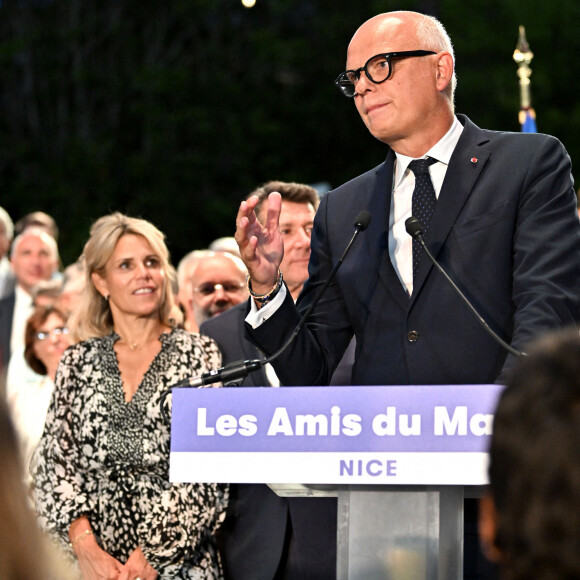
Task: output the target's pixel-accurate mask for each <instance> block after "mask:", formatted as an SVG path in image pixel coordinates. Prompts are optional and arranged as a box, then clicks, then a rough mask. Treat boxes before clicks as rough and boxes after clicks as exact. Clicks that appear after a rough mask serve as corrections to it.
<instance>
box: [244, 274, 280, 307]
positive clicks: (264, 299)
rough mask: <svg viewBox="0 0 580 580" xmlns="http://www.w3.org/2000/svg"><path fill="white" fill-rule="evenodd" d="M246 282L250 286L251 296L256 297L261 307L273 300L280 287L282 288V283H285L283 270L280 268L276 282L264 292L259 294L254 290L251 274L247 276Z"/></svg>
mask: <svg viewBox="0 0 580 580" xmlns="http://www.w3.org/2000/svg"><path fill="white" fill-rule="evenodd" d="M246 284H247V286H248V292H249V293H250V296H251V297H252V298H253V299H254V301H255V302H256V304H257V305H258V306H259V307H261V306H264V305H265V304H267V303H268V302H270V301H272V300H273V299H274V298H275V297H276V295H277V294H278V292H280V288H282V284H283V278H282V272H281V271H280V270H278V276H277V278H276V283H275V284H274V285H273V286H272V287H271V288H270V290H268V291H267V292H266V293H264V294H259V293H257V292H255V291H254V290H253V288H252V281H251V279H250V275H249V274H248V275H247V276H246Z"/></svg>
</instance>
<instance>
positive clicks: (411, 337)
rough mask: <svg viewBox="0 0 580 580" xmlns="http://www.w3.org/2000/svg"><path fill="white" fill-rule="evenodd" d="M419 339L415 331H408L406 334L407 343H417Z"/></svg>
mask: <svg viewBox="0 0 580 580" xmlns="http://www.w3.org/2000/svg"><path fill="white" fill-rule="evenodd" d="M418 339H419V333H418V332H417V331H416V330H409V332H408V333H407V340H408V341H409V342H417V340H418Z"/></svg>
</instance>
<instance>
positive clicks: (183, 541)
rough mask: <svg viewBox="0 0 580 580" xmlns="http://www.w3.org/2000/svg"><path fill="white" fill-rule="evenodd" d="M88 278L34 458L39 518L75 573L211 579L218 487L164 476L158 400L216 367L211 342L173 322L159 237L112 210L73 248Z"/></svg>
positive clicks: (123, 578)
mask: <svg viewBox="0 0 580 580" xmlns="http://www.w3.org/2000/svg"><path fill="white" fill-rule="evenodd" d="M84 258H85V260H86V268H87V280H86V284H87V285H86V290H85V293H84V296H83V301H82V303H81V306H80V308H79V311H78V312H77V313H75V316H74V317H73V320H72V321H71V324H70V329H71V335H72V338H73V341H80V342H78V344H75V345H74V346H73V347H71V348H70V349H69V350H68V351H67V352H66V353H65V355H64V357H63V359H62V361H61V364H60V366H59V370H58V373H57V377H56V385H55V392H54V396H53V399H52V402H51V405H50V408H49V411H48V415H47V421H46V427H45V432H44V434H43V437H42V439H41V442H40V445H39V448H38V451H37V453H36V456H35V461H34V463H35V483H36V487H37V489H36V507H37V511H38V512H39V515H40V519H41V524H42V525H43V527H44V528H45V529H46V530H48V531H49V532H51V533H53V534H54V535H56V536H57V537H58V538H59V539H60V540H61V542H62V543H63V545H68V544H69V543H70V547H71V549H72V551H73V552H74V554H75V556H76V558H77V560H78V564H79V567H80V570H81V573H82V577H83V578H84V579H85V580H96V579H100V578H114V579H117V578H118V579H119V580H136V579H140V580H154V579H156V578H172V579H173V578H196V579H198V578H199V579H214V578H221V569H220V565H219V559H218V556H217V553H216V548H215V540H214V532H215V531H216V529H217V527H218V526H219V524H220V522H221V521H222V519H223V517H224V510H225V507H226V503H227V489H226V488H225V487H224V486H219V485H217V484H171V483H169V480H168V464H169V425H167V424H165V423H164V422H163V419H162V416H161V413H160V406H159V399H160V396H161V394H162V393H163V392H164V391H165V390H166V389H167V388H168V387H170V386H171V385H172V384H174V383H175V382H177V381H179V380H182V379H184V378H187V377H189V376H195V375H198V374H199V373H203V372H206V371H208V370H210V369H212V368H216V367H218V366H219V365H220V364H221V357H220V354H219V351H218V349H217V347H216V345H215V343H214V342H212V341H211V340H210V339H207V338H205V337H201V336H200V335H197V334H190V333H188V332H186V331H184V330H181V329H179V328H176V327H175V325H174V321H173V319H172V318H171V314H172V312H173V311H174V302H173V292H172V291H171V288H172V282H173V277H174V275H175V272H174V270H173V268H172V267H171V266H170V264H169V256H168V251H167V248H166V246H165V243H164V239H163V234H162V233H161V232H160V231H159V230H157V228H155V227H154V226H153V225H152V224H150V223H148V222H146V221H144V220H139V219H134V218H129V217H126V216H123V215H121V214H119V213H115V214H112V215H109V216H106V217H103V218H101V219H99V220H98V221H97V222H96V223H95V224H94V225H93V227H92V229H91V236H90V239H89V241H88V242H87V244H86V246H85V249H84Z"/></svg>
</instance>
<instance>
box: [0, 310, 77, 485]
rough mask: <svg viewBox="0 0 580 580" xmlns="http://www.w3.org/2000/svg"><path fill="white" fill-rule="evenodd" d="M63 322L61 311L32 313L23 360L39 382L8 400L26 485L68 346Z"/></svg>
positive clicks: (19, 391)
mask: <svg viewBox="0 0 580 580" xmlns="http://www.w3.org/2000/svg"><path fill="white" fill-rule="evenodd" d="M66 319H67V317H66V315H65V313H64V312H62V311H61V310H59V309H58V308H55V307H52V306H49V307H43V306H38V307H37V308H36V310H35V311H34V312H33V313H32V315H31V316H30V318H29V319H28V322H27V323H26V330H25V333H24V359H25V360H26V363H27V364H28V366H29V367H30V368H31V369H32V370H33V371H34V372H35V373H36V374H37V376H38V380H36V381H35V382H32V381H26V383H25V384H23V385H22V388H20V389H17V390H15V391H12V392H11V394H10V396H9V399H8V405H9V409H10V414H11V417H12V421H13V423H14V426H15V428H16V431H17V433H18V438H19V443H20V449H21V452H22V461H23V465H24V471H25V481H27V482H29V483H30V482H31V479H30V475H29V466H30V460H31V458H32V454H33V452H34V449H35V448H36V446H37V445H38V442H39V441H40V436H41V435H42V430H43V428H44V420H45V418H46V411H47V409H48V404H49V403H50V397H51V395H52V391H53V388H54V379H55V376H56V369H57V367H58V363H59V361H60V359H61V357H62V354H63V352H64V351H65V350H66V349H67V348H68V347H69V346H70V338H69V334H68V328H67V326H66Z"/></svg>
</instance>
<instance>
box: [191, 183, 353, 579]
mask: <svg viewBox="0 0 580 580" xmlns="http://www.w3.org/2000/svg"><path fill="white" fill-rule="evenodd" d="M272 191H277V192H279V193H280V195H281V196H282V212H281V216H280V231H281V232H282V237H283V240H284V251H285V255H284V260H283V261H282V263H281V264H280V269H281V271H282V272H283V275H284V277H285V280H286V281H287V284H288V287H289V290H290V291H289V294H290V296H291V297H292V299H295V298H297V297H298V295H299V293H300V291H301V289H302V287H303V285H304V282H305V280H306V278H307V277H308V259H309V257H310V233H311V231H312V224H313V220H314V215H315V212H316V208H317V207H318V203H319V199H318V193H317V191H316V190H315V189H314V188H312V187H310V186H307V185H303V184H298V183H285V182H280V181H270V182H268V183H266V184H264V185H263V186H261V187H260V188H258V189H257V190H256V191H255V192H254V193H253V194H254V195H257V196H258V197H259V199H260V200H261V204H260V206H259V207H258V209H257V213H258V215H259V217H260V219H264V220H265V219H266V206H267V198H268V195H269V194H270V193H271V192H272ZM262 210H263V211H262ZM245 316H246V305H245V303H244V304H240V305H238V306H235V307H234V308H231V309H230V310H228V311H227V312H224V313H223V314H220V315H219V316H216V317H215V318H212V319H210V320H208V321H207V322H205V323H204V324H202V326H201V328H200V332H202V333H203V334H207V335H208V336H211V337H212V338H213V339H215V340H216V342H217V343H218V345H219V347H220V350H221V351H222V355H223V362H224V364H226V363H229V362H233V361H236V360H245V359H256V358H259V357H261V356H262V355H261V353H260V352H259V351H258V350H257V349H256V347H255V346H254V345H252V344H251V343H250V342H249V341H248V340H247V339H246V337H245V324H244V319H245ZM351 364H352V363H351ZM344 367H348V370H346V369H344ZM341 368H342V371H341V375H340V376H342V375H348V376H350V366H349V365H348V363H346V364H343V365H342V367H341ZM337 380H338V377H337ZM340 380H342V381H344V380H345V379H344V376H342V378H341V379H340ZM273 381H274V382H275V383H276V384H278V380H277V378H276V377H275V376H272V373H270V375H269V376H268V375H267V374H266V371H265V369H264V367H262V368H260V369H259V370H258V371H256V372H254V373H250V374H249V375H248V376H247V377H246V378H245V379H244V382H243V383H242V384H243V386H268V385H272V383H273ZM220 551H221V556H222V561H223V564H224V570H225V575H226V578H227V579H228V580H272V579H274V578H280V579H281V578H284V579H285V580H291V579H295V580H308V579H312V580H331V579H333V578H335V577H336V499H335V498H282V497H279V496H277V495H276V494H275V493H274V492H273V491H272V490H271V489H270V488H269V487H268V486H267V485H264V484H243V485H235V484H234V485H231V486H230V503H229V506H228V513H227V517H226V521H225V522H224V524H223V526H222V529H221V531H220Z"/></svg>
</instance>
